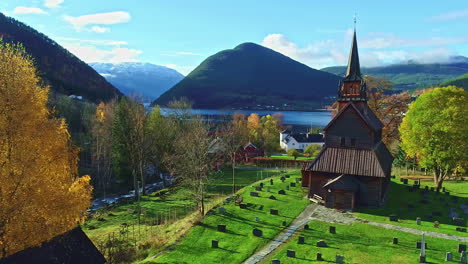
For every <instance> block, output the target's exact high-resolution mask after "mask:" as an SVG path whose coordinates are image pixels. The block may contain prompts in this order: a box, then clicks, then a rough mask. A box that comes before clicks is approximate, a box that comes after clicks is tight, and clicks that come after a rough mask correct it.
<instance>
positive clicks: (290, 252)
mask: <svg viewBox="0 0 468 264" xmlns="http://www.w3.org/2000/svg"><path fill="white" fill-rule="evenodd" d="M286 256H287V257H288V258H295V257H296V251H294V250H292V249H288V251H286Z"/></svg>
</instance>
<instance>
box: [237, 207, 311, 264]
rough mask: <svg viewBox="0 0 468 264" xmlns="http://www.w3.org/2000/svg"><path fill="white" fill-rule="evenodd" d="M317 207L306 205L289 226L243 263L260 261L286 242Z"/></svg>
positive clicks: (308, 220)
mask: <svg viewBox="0 0 468 264" xmlns="http://www.w3.org/2000/svg"><path fill="white" fill-rule="evenodd" d="M317 208H318V205H317V204H310V205H308V206H307V207H306V208H305V209H304V211H302V213H301V214H300V215H299V216H298V217H296V219H294V221H293V222H292V223H291V225H290V226H288V227H287V228H286V229H285V230H283V231H282V232H281V233H280V234H279V235H277V236H276V237H275V239H273V240H272V241H271V242H270V243H268V244H267V245H266V246H265V247H264V248H263V249H262V250H260V251H258V252H256V253H255V254H254V255H252V256H251V257H250V258H248V259H247V260H246V261H245V262H244V263H245V264H255V263H260V262H261V261H262V260H263V259H265V258H266V257H267V256H268V255H269V254H271V253H272V252H273V251H275V250H276V249H277V248H278V247H279V246H281V245H282V244H283V243H284V242H286V241H287V240H288V239H289V238H290V237H291V236H293V235H294V234H295V233H296V232H297V231H298V230H299V229H301V228H302V227H304V225H305V224H307V223H308V222H310V220H312V218H311V215H312V214H313V212H314V211H315V210H316V209H317Z"/></svg>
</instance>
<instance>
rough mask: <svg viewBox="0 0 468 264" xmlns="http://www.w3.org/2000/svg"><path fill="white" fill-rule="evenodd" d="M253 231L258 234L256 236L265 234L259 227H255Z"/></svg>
mask: <svg viewBox="0 0 468 264" xmlns="http://www.w3.org/2000/svg"><path fill="white" fill-rule="evenodd" d="M252 233H253V235H254V236H256V237H261V236H262V235H263V232H262V230H260V229H257V228H254V229H253V230H252Z"/></svg>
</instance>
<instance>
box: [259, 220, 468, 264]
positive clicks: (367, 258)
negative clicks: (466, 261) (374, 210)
mask: <svg viewBox="0 0 468 264" xmlns="http://www.w3.org/2000/svg"><path fill="white" fill-rule="evenodd" d="M330 225H331V224H329V223H324V222H319V221H312V222H310V223H309V226H310V227H311V230H303V231H302V232H301V233H300V234H297V235H296V236H294V237H293V238H291V240H290V241H289V242H288V243H287V244H285V245H284V246H282V247H281V248H280V250H279V251H277V253H276V254H274V255H273V256H271V257H270V258H268V259H267V260H265V261H264V262H263V263H271V260H272V259H279V260H280V261H281V263H288V264H289V263H311V262H312V263H326V262H329V263H330V262H333V263H334V262H335V255H336V254H339V255H342V256H344V260H345V263H348V264H351V263H359V264H361V263H396V264H405V263H417V262H418V259H419V252H420V250H419V249H416V242H417V241H420V240H421V236H420V235H413V234H408V233H404V232H401V231H395V230H389V229H384V228H380V227H375V226H369V225H366V224H362V223H355V224H353V225H340V224H333V225H334V226H335V227H336V234H330V233H329V232H328V228H329V226H330ZM298 236H304V237H305V244H302V245H300V244H298V243H297V241H298ZM393 237H396V238H398V244H397V245H394V244H392V239H393ZM425 238H426V243H427V250H426V261H427V263H443V262H444V260H445V253H446V252H452V253H453V260H454V261H456V262H459V261H460V254H459V253H457V252H456V250H457V246H458V243H459V242H456V241H452V240H446V239H439V238H432V237H427V236H426V237H425ZM319 240H324V241H325V242H326V243H327V244H328V247H327V248H320V247H317V246H316V242H317V241H319ZM288 249H292V250H295V251H296V258H289V257H287V256H286V251H287V250H288ZM317 252H320V253H322V257H323V258H324V259H325V261H322V262H320V261H316V254H317Z"/></svg>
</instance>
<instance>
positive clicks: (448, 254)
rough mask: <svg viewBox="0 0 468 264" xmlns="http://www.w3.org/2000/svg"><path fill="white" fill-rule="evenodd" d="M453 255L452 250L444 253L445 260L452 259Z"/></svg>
mask: <svg viewBox="0 0 468 264" xmlns="http://www.w3.org/2000/svg"><path fill="white" fill-rule="evenodd" d="M452 259H453V255H452V252H447V253H445V261H452Z"/></svg>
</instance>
